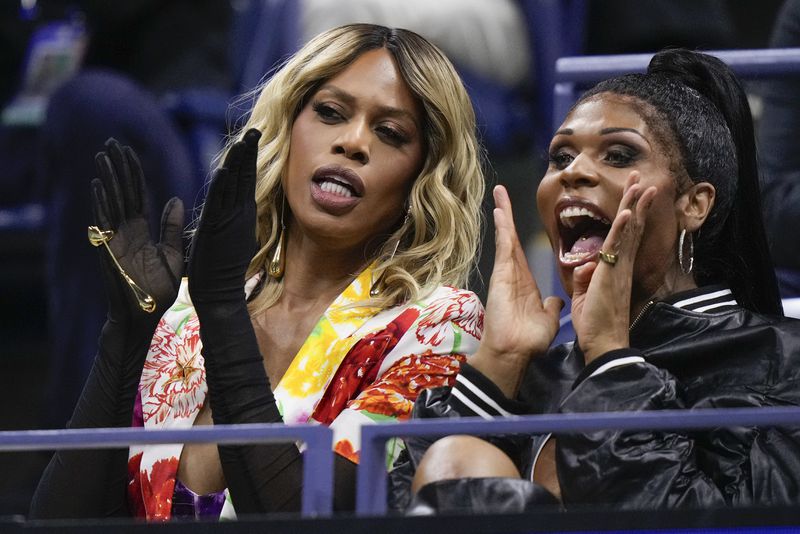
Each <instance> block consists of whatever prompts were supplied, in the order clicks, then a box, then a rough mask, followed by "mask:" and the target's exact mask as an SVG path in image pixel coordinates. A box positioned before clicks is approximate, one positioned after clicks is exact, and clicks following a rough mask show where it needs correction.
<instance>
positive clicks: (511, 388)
mask: <svg viewBox="0 0 800 534" xmlns="http://www.w3.org/2000/svg"><path fill="white" fill-rule="evenodd" d="M495 202H496V208H495V210H494V217H495V222H496V227H497V235H496V239H497V253H496V257H495V266H494V272H493V275H492V280H491V284H490V290H489V297H488V301H487V307H486V317H485V329H484V335H483V338H482V340H481V345H480V347H479V349H478V351H477V353H476V354H475V356H474V357H473V359H471V360H470V362H469V364H466V365H464V366H462V368H461V370H460V372H459V376H458V377H457V379H456V385H455V386H454V387H453V388H452V389H444V388H442V389H439V390H431V391H428V392H426V393H425V394H424V395H423V396H421V397H420V399H419V400H418V401H417V404H416V407H415V416H416V417H442V416H446V417H454V416H475V415H480V416H483V417H485V418H492V417H501V416H507V415H509V414H536V413H540V414H541V413H565V414H566V413H576V412H600V411H602V412H606V411H640V410H662V409H687V410H688V409H696V408H716V407H759V406H783V405H797V404H800V389H799V388H798V387H797V384H798V381H799V380H800V322H798V321H795V320H792V319H786V318H784V317H783V314H782V309H781V304H780V300H779V298H778V291H777V284H776V280H775V275H774V272H773V269H772V264H771V261H770V256H769V253H768V249H767V245H766V238H765V235H764V227H763V223H762V215H761V208H760V196H759V185H758V169H757V166H756V153H755V144H754V139H753V125H752V121H751V118H750V110H749V107H748V104H747V100H746V98H745V94H744V91H743V90H742V87H741V85H740V84H739V82H738V81H737V79H736V78H735V76H734V75H733V73H732V72H731V71H730V69H729V68H728V67H727V66H725V65H724V64H723V63H722V62H721V61H719V60H718V59H716V58H714V57H712V56H709V55H705V54H701V53H697V52H691V51H687V50H668V51H663V52H660V53H658V54H656V55H655V56H654V57H653V59H652V61H651V63H650V65H649V68H648V70H647V72H646V73H645V74H631V75H625V76H621V77H617V78H613V79H610V80H606V81H603V82H601V83H600V84H598V85H597V86H595V87H594V88H592V89H591V90H589V91H588V92H587V93H586V94H585V95H583V96H582V97H581V99H580V100H579V101H578V102H577V103H576V104H575V106H574V107H573V108H572V109H571V110H570V113H569V114H568V116H567V118H566V119H565V121H564V123H563V124H562V125H561V126H560V128H559V130H558V131H557V132H556V133H555V135H554V137H553V139H552V142H551V145H550V164H549V167H548V170H547V172H546V174H545V176H544V178H543V179H542V181H541V184H540V186H539V190H538V193H537V203H538V208H539V213H540V215H541V218H542V220H543V222H544V225H545V228H546V230H547V233H548V235H549V238H550V242H551V244H552V246H553V249H554V252H555V254H556V258H557V263H558V269H559V274H560V276H561V280H562V283H563V284H564V286H565V289H566V291H567V293H568V294H569V295H570V296H571V299H572V310H571V311H572V321H573V324H574V327H575V331H576V334H577V339H576V341H575V342H574V343H569V344H567V345H562V346H557V347H550V344H551V342H552V340H553V338H554V337H555V334H556V332H557V330H558V313H559V309H560V302H559V300H558V299H556V298H553V297H550V298H547V299H542V297H541V296H540V295H539V291H538V289H537V287H536V282H535V281H534V279H533V277H532V276H531V274H530V272H529V271H528V269H527V265H526V263H525V257H524V255H523V254H522V251H521V248H520V245H519V242H518V240H517V237H516V233H515V230H514V223H513V218H512V212H511V205H510V202H509V199H508V196H507V194H506V193H505V191H504V190H503V189H502V188H497V189H496V190H495ZM798 438H800V430H798V429H796V428H795V429H785V428H761V429H755V428H743V427H737V428H717V429H714V430H712V431H708V432H684V431H669V432H667V431H663V432H631V431H628V432H621V431H615V430H608V431H600V432H592V433H586V434H571V435H559V436H557V437H553V436H528V437H524V438H519V437H514V438H511V437H509V436H495V437H491V438H486V439H478V438H475V437H470V436H450V437H447V438H444V439H442V440H439V441H436V442H435V443H433V444H431V443H430V441H425V440H421V439H420V440H411V441H409V442H407V445H408V449H407V452H406V454H405V455H404V456H405V461H404V463H403V464H402V465H401V467H400V468H399V469H396V470H395V471H394V472H393V475H392V476H393V492H392V496H393V499H394V503H393V504H394V505H395V506H396V507H398V508H404V507H408V506H409V501H410V506H411V509H412V510H413V512H415V513H430V512H432V511H437V510H438V511H453V510H464V509H465V507H467V508H469V509H471V510H473V511H488V512H502V511H521V510H525V509H528V507H531V506H535V505H541V504H543V503H551V504H554V505H560V506H564V507H570V506H574V505H580V504H595V505H597V504H609V505H613V506H615V507H619V508H638V509H642V508H675V507H693V506H726V505H748V504H760V505H769V504H773V505H780V504H790V503H793V504H797V502H798V501H800V492H798V487H800V439H798ZM478 459H479V460H480V461H478ZM409 486H410V487H409Z"/></svg>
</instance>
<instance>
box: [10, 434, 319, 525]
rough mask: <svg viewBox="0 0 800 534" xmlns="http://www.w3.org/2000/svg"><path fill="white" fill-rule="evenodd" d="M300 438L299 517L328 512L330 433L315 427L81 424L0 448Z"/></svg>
mask: <svg viewBox="0 0 800 534" xmlns="http://www.w3.org/2000/svg"><path fill="white" fill-rule="evenodd" d="M287 441H289V442H291V441H302V442H304V443H305V444H306V450H305V452H304V453H303V494H302V509H301V513H302V515H303V516H305V517H317V516H330V515H331V512H332V509H333V431H331V429H329V428H328V427H326V426H319V425H283V424H254V425H214V426H209V427H194V428H188V429H183V430H145V429H143V428H85V429H84V428H81V429H71V430H15V431H4V432H0V452H8V451H37V450H66V449H105V448H124V447H128V446H129V445H131V444H132V443H137V444H146V443H147V444H153V443H208V442H215V443H226V444H245V443H275V442H287Z"/></svg>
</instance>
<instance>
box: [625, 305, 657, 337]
mask: <svg viewBox="0 0 800 534" xmlns="http://www.w3.org/2000/svg"><path fill="white" fill-rule="evenodd" d="M655 303H656V301H654V300H651V301H648V303H647V304H645V305H644V308H642V309H641V310H640V311H639V313H638V314H637V315H636V318H635V319H634V320H633V322H631V325H630V326H629V327H628V332H633V329H634V327H635V326H636V325H637V324H638V323H639V321H640V320H641V319H642V317H644V314H645V313H647V311H648V310H649V309H650V308H652V307H653V304H655Z"/></svg>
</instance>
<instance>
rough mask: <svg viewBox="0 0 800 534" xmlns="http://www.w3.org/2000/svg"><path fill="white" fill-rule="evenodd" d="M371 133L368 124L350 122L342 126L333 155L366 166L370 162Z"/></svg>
mask: <svg viewBox="0 0 800 534" xmlns="http://www.w3.org/2000/svg"><path fill="white" fill-rule="evenodd" d="M370 133H371V132H370V128H369V125H368V124H367V123H366V122H364V121H360V120H350V121H349V122H347V123H346V124H343V125H342V127H341V129H340V131H339V135H338V136H337V138H336V140H335V141H334V144H333V153H334V154H342V155H344V156H345V157H346V158H347V159H352V160H354V161H357V162H359V163H361V164H362V165H366V164H367V163H368V162H369V143H370Z"/></svg>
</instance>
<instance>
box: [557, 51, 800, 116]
mask: <svg viewBox="0 0 800 534" xmlns="http://www.w3.org/2000/svg"><path fill="white" fill-rule="evenodd" d="M707 53H708V54H710V55H712V56H716V57H718V58H719V59H721V60H722V61H724V62H725V63H726V64H728V66H730V67H731V69H732V70H733V71H734V72H735V73H736V75H737V76H738V77H739V78H741V79H743V80H752V79H761V78H776V77H780V76H800V48H769V49H758V50H709V51H707ZM652 57H653V54H621V55H608V56H580V57H562V58H559V59H558V60H557V61H556V70H555V86H554V88H553V125H554V127H555V126H558V125H559V124H561V121H563V120H564V117H566V115H567V111H569V108H570V106H572V104H573V102H575V100H577V99H578V95H579V92H580V91H581V90H582V89H583V88H586V87H587V86H589V85H591V84H594V83H596V82H599V81H601V80H605V79H606V78H612V77H614V76H619V75H621V74H628V73H631V72H644V71H645V70H646V69H647V64H648V63H649V62H650V58H652Z"/></svg>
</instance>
